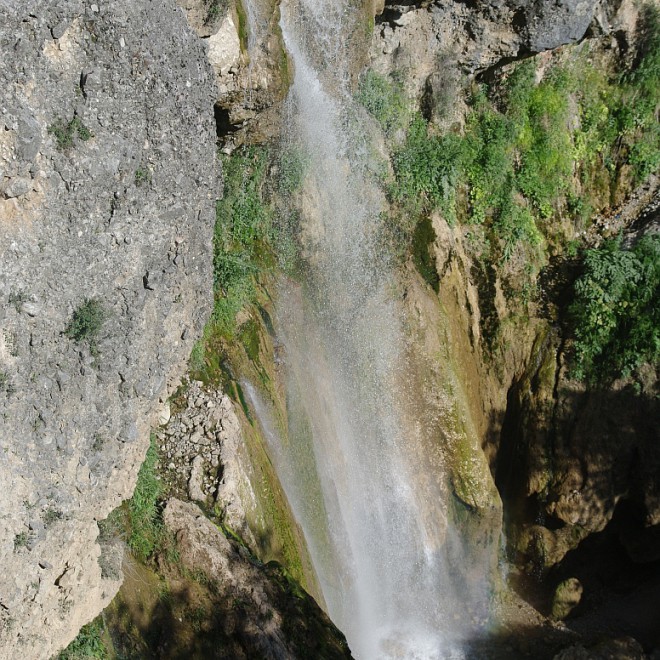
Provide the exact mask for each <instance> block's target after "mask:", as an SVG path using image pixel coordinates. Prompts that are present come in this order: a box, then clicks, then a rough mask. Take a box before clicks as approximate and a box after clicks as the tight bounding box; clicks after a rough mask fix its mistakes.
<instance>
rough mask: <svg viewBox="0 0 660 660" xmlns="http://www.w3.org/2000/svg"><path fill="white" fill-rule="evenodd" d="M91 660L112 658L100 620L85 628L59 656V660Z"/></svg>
mask: <svg viewBox="0 0 660 660" xmlns="http://www.w3.org/2000/svg"><path fill="white" fill-rule="evenodd" d="M89 658H96V659H97V660H106V658H110V653H109V652H108V649H107V647H106V645H105V643H104V641H103V623H102V620H101V619H100V618H99V619H95V620H94V621H92V622H91V623H88V624H87V625H86V626H83V627H82V628H81V629H80V632H79V633H78V636H77V637H76V638H75V639H74V640H73V641H72V642H71V644H69V646H67V647H66V649H64V651H62V652H61V653H60V654H59V655H58V656H57V660H88V659H89Z"/></svg>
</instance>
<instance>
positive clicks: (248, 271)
mask: <svg viewBox="0 0 660 660" xmlns="http://www.w3.org/2000/svg"><path fill="white" fill-rule="evenodd" d="M267 164H268V152H267V151H266V150H265V149H262V148H256V147H249V148H247V149H242V150H239V151H238V152H235V153H234V154H233V155H232V156H230V157H227V158H224V159H223V166H224V176H225V187H224V196H223V198H222V199H221V200H220V201H219V202H218V204H217V207H216V224H215V234H214V257H213V272H214V279H215V291H216V296H215V308H214V313H213V320H214V322H215V323H217V324H218V325H219V326H220V328H221V330H222V331H223V332H230V331H231V329H232V328H233V323H234V319H235V317H236V314H237V313H238V311H239V310H240V309H241V307H243V305H245V304H246V303H247V302H249V301H250V300H251V299H252V298H253V297H254V293H255V288H254V278H255V277H256V276H257V275H258V273H259V272H260V271H261V270H262V269H263V266H264V263H265V261H267V255H268V252H269V247H268V246H269V243H270V240H271V238H272V213H271V209H270V206H269V205H268V203H267V202H266V200H265V195H264V190H263V188H264V181H265V177H266V167H267Z"/></svg>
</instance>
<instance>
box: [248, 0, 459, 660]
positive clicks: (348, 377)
mask: <svg viewBox="0 0 660 660" xmlns="http://www.w3.org/2000/svg"><path fill="white" fill-rule="evenodd" d="M349 2H350V0H324V1H323V2H319V0H285V1H284V2H283V5H282V31H283V35H284V39H285V42H286V46H287V49H288V51H289V53H290V55H291V57H292V60H293V64H294V69H295V78H294V82H293V86H292V88H291V91H290V97H289V101H288V107H289V116H288V121H287V128H286V130H287V132H288V135H287V138H288V142H289V143H290V144H294V145H296V146H297V148H298V149H300V150H301V151H302V152H303V153H304V154H305V157H306V171H305V182H304V185H303V193H302V195H301V197H302V202H301V204H300V206H301V208H300V211H301V226H302V242H303V250H304V253H305V257H306V259H307V263H308V267H309V270H308V278H307V280H306V282H305V283H304V284H302V285H292V284H285V285H283V286H282V288H281V291H280V292H279V297H278V309H277V326H278V333H279V334H280V339H281V340H282V342H283V344H284V346H285V350H286V379H287V402H288V406H289V441H288V445H284V444H283V445H282V446H279V447H276V446H275V445H276V443H277V442H278V440H277V438H275V437H274V434H273V432H272V431H269V434H270V435H269V439H268V441H269V443H270V444H271V450H272V452H273V454H274V461H275V463H276V467H277V469H278V473H279V476H280V480H281V481H282V483H283V486H284V488H285V490H286V492H287V497H288V498H289V500H290V503H291V506H292V508H293V510H294V513H295V515H296V517H297V518H298V520H299V522H300V524H301V525H302V527H303V530H304V532H305V536H306V540H307V544H308V547H309V550H310V555H311V558H312V561H313V562H314V567H315V570H316V572H317V576H318V579H319V583H320V585H321V589H322V592H323V597H324V599H325V602H326V605H327V608H328V611H329V614H330V616H331V617H332V618H333V620H334V621H335V622H336V623H337V625H338V626H339V627H340V628H341V629H342V630H343V631H344V633H345V634H346V636H347V639H348V641H349V645H350V647H351V649H352V651H353V653H354V655H355V657H356V658H359V659H360V660H375V659H386V658H391V659H393V658H405V659H410V660H414V659H419V660H422V659H423V660H440V659H445V658H461V657H463V656H462V653H461V651H460V648H461V640H462V635H463V634H465V633H466V631H467V630H468V629H469V625H466V618H467V617H466V611H467V610H464V609H463V608H462V605H463V604H465V603H466V601H468V600H469V597H468V595H467V594H465V593H460V589H461V587H460V586H459V585H460V584H461V579H460V566H458V563H459V562H460V560H461V557H460V551H459V550H457V549H458V548H460V542H457V541H456V539H455V538H454V534H453V532H452V530H451V527H450V526H449V525H448V524H447V516H448V514H447V507H448V504H447V502H448V501H449V496H448V492H447V487H446V483H445V476H444V471H443V468H442V466H441V465H433V464H429V465H424V464H423V461H420V460H419V455H420V452H419V449H418V448H417V447H416V446H415V444H416V442H417V439H416V436H415V432H414V429H412V430H411V429H409V428H405V424H404V422H403V419H404V415H403V410H402V401H401V400H402V393H401V388H402V383H403V380H404V377H405V364H403V356H404V346H405V342H406V337H405V334H404V331H403V327H402V309H401V306H400V305H399V304H398V303H397V301H396V299H395V298H394V297H393V296H392V293H391V292H392V290H393V284H394V283H393V281H392V265H391V263H390V262H389V260H388V258H387V256H386V255H383V254H381V251H379V249H378V245H379V241H378V234H379V230H380V219H379V218H380V212H381V210H382V208H383V200H382V197H381V193H380V192H379V190H378V188H377V186H376V185H374V184H373V183H372V182H371V181H370V179H369V177H368V176H367V175H366V174H365V163H366V157H365V156H364V154H362V153H361V149H360V147H359V145H360V144H361V143H362V142H363V140H362V131H361V129H360V126H359V122H358V121H357V120H356V117H357V116H358V113H356V112H355V108H354V106H353V101H352V99H351V96H350V94H349V91H348V83H347V79H348V63H349V61H350V53H348V52H347V51H346V48H345V41H346V35H347V34H349V32H350V30H351V25H350V23H351V21H352V20H354V17H355V15H356V12H357V10H356V9H355V8H354V7H352V6H351V5H350V4H349ZM249 395H250V398H251V400H252V402H253V405H255V408H261V409H262V412H261V413H260V414H259V410H257V413H258V414H259V416H260V417H261V418H262V423H263V422H264V421H265V415H266V413H265V412H264V410H263V406H262V405H261V404H259V402H258V395H257V394H256V392H255V391H254V390H249ZM271 426H272V425H271ZM270 436H272V437H270ZM415 457H417V458H415ZM310 463H311V468H310ZM310 470H311V471H313V472H314V474H313V475H310Z"/></svg>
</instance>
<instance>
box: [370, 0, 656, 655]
mask: <svg viewBox="0 0 660 660" xmlns="http://www.w3.org/2000/svg"><path fill="white" fill-rule="evenodd" d="M637 18H638V9H637V8H636V7H635V6H633V4H632V3H628V2H580V3H575V2H557V3H535V2H484V3H481V2H480V3H444V2H424V3H419V2H414V3H389V2H387V3H385V7H384V9H383V12H382V13H381V14H380V15H379V16H377V17H376V29H375V31H374V36H373V40H372V48H371V58H372V67H373V68H374V69H375V70H376V71H377V72H380V73H382V74H391V73H392V72H395V73H397V72H399V73H400V72H401V71H404V72H405V76H402V77H401V78H400V79H401V80H402V81H403V85H404V86H405V90H406V92H407V93H408V94H409V95H410V96H411V97H413V98H415V99H416V100H417V102H418V106H417V107H418V108H419V109H420V110H421V112H422V113H423V114H424V116H425V118H426V119H428V120H429V122H430V123H432V124H434V125H435V126H436V127H439V128H440V129H441V130H446V131H447V130H453V131H454V132H460V131H461V130H462V129H463V128H464V118H465V111H466V106H464V105H463V104H462V101H461V100H460V97H461V94H460V90H461V89H462V88H465V86H466V85H469V83H470V81H472V80H475V79H476V80H477V81H486V82H489V83H493V82H495V81H496V80H498V79H502V78H503V77H506V75H507V74H508V72H510V71H511V68H510V67H509V68H507V66H508V65H509V64H510V63H511V62H512V61H515V60H518V59H521V58H526V57H531V56H533V55H534V54H536V53H542V51H546V50H548V49H558V51H557V52H558V53H564V54H565V55H566V56H567V57H569V58H570V57H571V53H575V52H577V51H576V50H571V48H572V47H571V46H567V47H563V46H564V45H566V44H571V43H573V42H575V41H579V40H582V39H583V38H588V39H589V40H590V42H591V43H590V44H589V47H591V48H592V51H590V52H593V53H595V60H594V61H597V62H599V63H600V64H599V66H612V63H613V62H616V64H617V66H620V65H621V62H625V61H626V59H627V58H631V57H632V56H633V55H634V52H635V48H634V44H635V39H636V38H637V35H638V29H636V27H635V26H636V20H637ZM561 47H563V48H561ZM552 56H553V55H552V54H550V53H543V54H541V55H539V56H538V57H536V58H535V59H534V60H533V62H534V65H535V67H536V75H537V80H539V79H540V77H541V76H542V74H543V70H544V67H545V66H546V65H547V63H548V62H549V61H550V59H551V57H552ZM498 77H499V78H498ZM622 178H623V177H622ZM459 194H460V193H459ZM626 196H629V201H628V202H627V203H626V204H622V202H623V201H624V199H625V198H626ZM606 199H607V201H606V202H605V203H604V204H603V205H602V208H603V215H604V217H602V218H596V219H595V220H594V221H593V223H592V224H591V225H590V226H589V230H588V232H586V234H588V235H586V236H585V237H584V238H583V240H584V242H585V243H586V245H594V244H595V243H598V242H599V241H601V240H602V239H603V236H605V237H606V236H615V235H616V234H617V233H618V232H619V231H624V232H628V230H629V228H630V226H631V225H632V224H633V222H634V221H635V219H636V218H637V217H640V214H641V213H642V212H643V210H644V209H645V208H646V209H647V213H646V216H645V218H644V219H642V220H640V221H638V222H637V223H636V225H635V227H634V230H635V231H636V232H637V235H638V236H639V234H640V233H643V232H644V231H657V230H656V229H653V223H654V221H653V215H654V214H655V213H657V212H656V211H655V210H654V209H655V208H656V207H657V180H656V178H655V177H654V176H651V178H650V180H649V181H648V183H647V184H646V185H645V186H641V187H640V188H639V189H638V190H637V191H636V192H635V193H634V194H632V195H631V196H630V187H627V188H626V185H622V186H621V189H620V190H616V189H615V187H614V186H612V187H611V188H610V189H609V190H608V192H607V195H606ZM465 203H466V204H468V203H469V202H467V201H466V202H465ZM615 204H616V205H619V204H620V205H621V206H619V207H618V208H617V209H616V212H615V213H613V212H612V211H611V208H610V205H615ZM567 215H568V214H567ZM431 224H432V226H433V240H432V241H431V252H432V257H433V262H434V267H435V270H436V271H437V274H438V277H439V283H438V294H437V297H436V296H435V295H434V294H433V293H432V292H431V291H430V288H428V287H427V290H426V291H424V290H423V289H420V287H419V285H418V284H417V283H413V284H410V285H409V286H408V288H407V291H406V297H407V300H408V301H410V304H411V305H412V306H413V307H416V308H417V310H422V309H424V308H425V311H421V312H419V313H418V314H417V316H418V317H419V318H420V322H419V325H420V327H421V328H422V333H421V334H422V337H426V338H427V340H428V338H429V337H432V336H434V335H435V333H437V332H441V333H444V343H445V345H446V346H449V347H450V348H449V349H448V352H449V354H450V355H451V359H452V360H453V361H454V362H455V372H456V373H458V374H459V378H458V380H459V381H460V387H459V388H458V391H459V392H462V393H463V394H461V397H462V398H463V401H464V404H465V403H466V404H467V409H468V410H469V413H468V414H467V418H468V419H469V420H470V422H471V423H472V424H473V425H474V428H475V433H476V434H477V435H478V436H479V437H480V439H481V445H482V447H483V449H484V451H485V453H486V455H487V457H488V459H489V461H490V465H491V471H492V473H493V476H494V477H495V480H496V483H497V486H498V490H499V492H500V494H501V495H502V499H503V501H504V515H505V521H506V522H507V523H508V529H507V533H508V539H509V541H510V545H511V547H510V550H511V555H510V558H511V560H512V562H513V565H514V566H516V565H517V566H519V567H520V568H521V570H522V572H523V573H524V574H525V575H526V578H527V579H528V582H527V586H529V585H530V584H532V585H534V587H533V588H532V591H534V590H535V589H536V588H538V586H539V585H540V584H544V585H545V586H546V587H549V588H550V591H552V590H553V589H554V588H555V587H557V586H558V589H557V593H556V594H555V601H557V598H558V597H560V596H561V591H562V588H563V587H565V585H567V584H575V585H577V586H576V588H575V589H574V591H573V593H572V594H571V597H574V602H573V601H572V602H571V606H570V607H569V608H568V611H570V610H571V609H572V608H573V607H575V605H576V604H577V603H578V602H580V598H581V596H582V609H581V610H580V609H578V610H576V613H577V614H578V615H579V614H586V613H588V612H596V611H598V612H601V613H602V612H603V611H605V610H607V617H608V621H609V623H610V624H612V625H613V627H612V628H611V629H610V631H613V630H615V629H617V628H616V626H620V628H618V630H619V631H623V632H624V633H626V634H634V635H635V636H639V639H640V640H642V641H643V642H644V644H645V645H646V646H647V647H653V646H654V645H657V644H658V641H659V640H658V638H657V635H654V633H653V632H652V630H653V628H654V626H653V624H652V623H650V622H649V620H648V619H647V618H645V617H644V615H643V610H644V609H645V607H655V601H654V600H651V601H649V600H648V599H647V600H644V599H645V598H647V596H645V595H644V594H642V593H641V592H642V591H643V588H642V589H639V590H638V592H634V590H633V586H634V585H637V586H638V587H639V585H643V583H644V582H645V581H648V582H651V583H653V584H656V583H657V582H656V580H657V566H658V563H657V562H658V557H659V556H660V555H659V551H658V543H657V538H658V537H657V533H658V495H657V481H658V475H659V474H660V454H659V453H658V445H657V432H656V430H655V428H654V421H655V420H656V419H657V416H658V410H657V374H656V372H655V370H654V368H653V367H652V366H647V367H645V368H644V369H642V370H641V371H640V373H639V374H638V378H637V382H636V383H635V384H633V383H632V382H631V381H630V380H625V379H622V380H619V381H617V382H616V383H614V385H613V386H612V387H610V388H603V387H596V388H590V387H587V386H585V385H584V384H581V383H577V382H576V381H575V380H572V379H571V374H570V370H569V369H568V363H569V360H570V350H569V342H568V338H569V335H570V333H569V332H567V327H566V323H565V321H566V316H565V312H566V299H567V297H570V295H571V278H575V277H576V275H577V272H576V270H575V262H573V266H572V268H573V270H572V271H571V267H570V266H567V265H566V257H565V256H562V255H561V254H557V253H555V254H551V256H550V258H549V266H548V267H547V268H546V269H545V270H544V271H542V273H541V275H540V282H541V283H542V284H541V286H543V287H547V289H546V290H545V291H544V293H543V295H542V299H541V300H539V301H538V304H537V305H534V306H533V307H531V308H528V310H527V311H525V313H524V314H522V315H521V314H520V308H519V306H518V302H519V301H517V300H516V299H515V298H516V296H515V295H513V296H512V294H511V284H512V283H514V284H515V283H516V282H518V283H521V282H525V281H527V280H528V279H529V278H530V275H529V273H528V272H527V273H526V272H525V271H524V269H523V266H524V264H522V263H519V264H518V265H517V266H516V264H515V260H511V262H510V263H509V264H508V266H506V267H505V266H503V265H502V263H499V264H498V263H489V264H487V265H486V266H485V267H484V256H483V254H482V253H480V248H479V244H478V243H479V238H478V230H475V227H474V226H469V225H464V226H463V227H461V226H457V225H456V224H452V223H450V222H449V223H448V222H447V220H446V219H445V218H444V217H443V215H442V213H434V214H432V215H431ZM581 229H583V227H582V228H581ZM570 232H572V234H571V235H572V236H578V235H579V232H578V230H577V229H576V228H575V227H571V228H570ZM626 235H627V236H628V238H627V239H626V240H627V241H628V242H630V241H632V240H633V239H634V232H631V234H630V235H628V234H626ZM557 252H559V253H560V252H561V250H558V251H557ZM516 268H517V272H516ZM507 270H508V272H507ZM558 272H561V277H559V278H558V276H557V273H558ZM532 277H535V276H532ZM553 278H554V281H553ZM562 278H563V279H562ZM557 279H559V280H561V281H557ZM514 288H515V287H514ZM438 303H439V305H438ZM429 310H430V311H429ZM434 310H442V311H441V312H440V311H434ZM412 317H413V318H415V315H414V314H413V315H412ZM434 317H435V318H436V321H434V322H432V323H429V322H428V320H429V319H431V318H434ZM492 323H494V324H495V327H496V328H497V332H498V339H497V342H496V343H497V347H494V346H493V345H489V339H488V337H487V336H486V335H487V334H488V332H489V328H491V329H492V327H493V326H492V325H491V324H492ZM439 328H440V329H439ZM416 345H417V346H421V343H417V344H416ZM459 497H460V495H459ZM601 560H602V561H601ZM615 567H618V568H615ZM617 571H618V572H619V573H620V574H621V575H623V574H624V571H625V575H626V577H625V578H623V577H621V578H617V579H614V578H613V577H612V576H613V575H614V574H615V573H617ZM576 577H577V578H579V581H578V580H576ZM544 580H545V582H543V581H544ZM580 581H581V582H580ZM613 583H615V584H614V587H613V586H612V584H613ZM624 583H625V585H624ZM583 585H584V587H585V588H584V592H583ZM617 589H620V590H621V592H623V591H625V593H626V594H627V596H626V597H627V598H628V599H629V600H628V603H629V605H628V606H629V607H630V608H631V610H634V611H635V612H636V614H635V615H634V616H633V615H631V616H630V617H628V620H624V619H626V617H625V616H624V617H622V616H621V611H622V610H623V607H620V608H619V611H618V612H617V611H615V610H616V609H617V607H618V606H616V605H612V606H609V607H607V606H605V605H603V601H605V600H606V599H609V598H612V599H613V600H612V602H615V601H616V602H619V601H618V600H617V599H618V598H619V595H616V594H614V593H613V592H616V591H617ZM634 593H639V599H638V596H636V595H633V594H634ZM551 601H552V598H551V597H550V598H549V599H548V594H545V601H543V599H541V600H540V601H538V602H537V605H539V603H540V607H541V609H542V610H543V611H544V612H546V613H550V611H551V609H552V607H551ZM640 603H646V605H643V604H642V605H640ZM566 615H567V613H566V612H564V614H563V615H561V616H559V617H558V618H564V617H565V616H566ZM597 616H598V615H589V614H587V615H586V616H585V617H584V619H583V620H576V621H575V623H574V628H575V629H576V630H581V631H586V630H589V632H593V631H594V630H601V631H602V630H604V625H603V624H602V622H601V623H599V622H598V621H597ZM635 617H637V621H633V619H634V618H635ZM587 622H588V623H587ZM612 622H616V623H614V624H613V623H612ZM599 626H600V627H599ZM610 631H608V632H610ZM546 652H548V653H550V651H547V650H546ZM621 657H624V656H621ZM626 657H627V656H626ZM630 657H632V656H630Z"/></svg>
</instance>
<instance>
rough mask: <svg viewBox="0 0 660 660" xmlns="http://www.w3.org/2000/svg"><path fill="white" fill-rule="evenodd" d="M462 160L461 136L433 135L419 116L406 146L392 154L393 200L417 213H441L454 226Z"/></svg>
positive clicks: (411, 129)
mask: <svg viewBox="0 0 660 660" xmlns="http://www.w3.org/2000/svg"><path fill="white" fill-rule="evenodd" d="M462 157H463V143H462V140H461V138H460V137H459V136H458V135H454V134H453V133H450V134H448V135H442V136H436V135H432V134H430V133H429V130H428V126H427V124H426V121H425V120H424V118H423V117H422V116H421V115H417V116H416V117H415V118H414V119H413V121H412V123H411V124H410V127H409V129H408V134H407V136H406V141H405V143H404V144H403V146H402V147H400V148H399V149H397V150H395V151H394V153H393V154H392V164H393V166H394V172H395V175H396V181H395V183H394V184H393V186H392V187H391V189H390V195H391V197H392V199H393V200H394V201H396V202H398V203H400V204H402V205H404V206H406V207H408V208H409V209H410V210H411V211H412V212H413V213H415V212H417V213H419V212H421V211H430V210H433V209H440V210H441V211H442V212H443V213H444V214H445V217H446V219H447V221H448V222H453V220H454V218H455V202H456V185H457V183H458V176H459V173H460V171H461V166H462V160H463V158H462Z"/></svg>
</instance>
